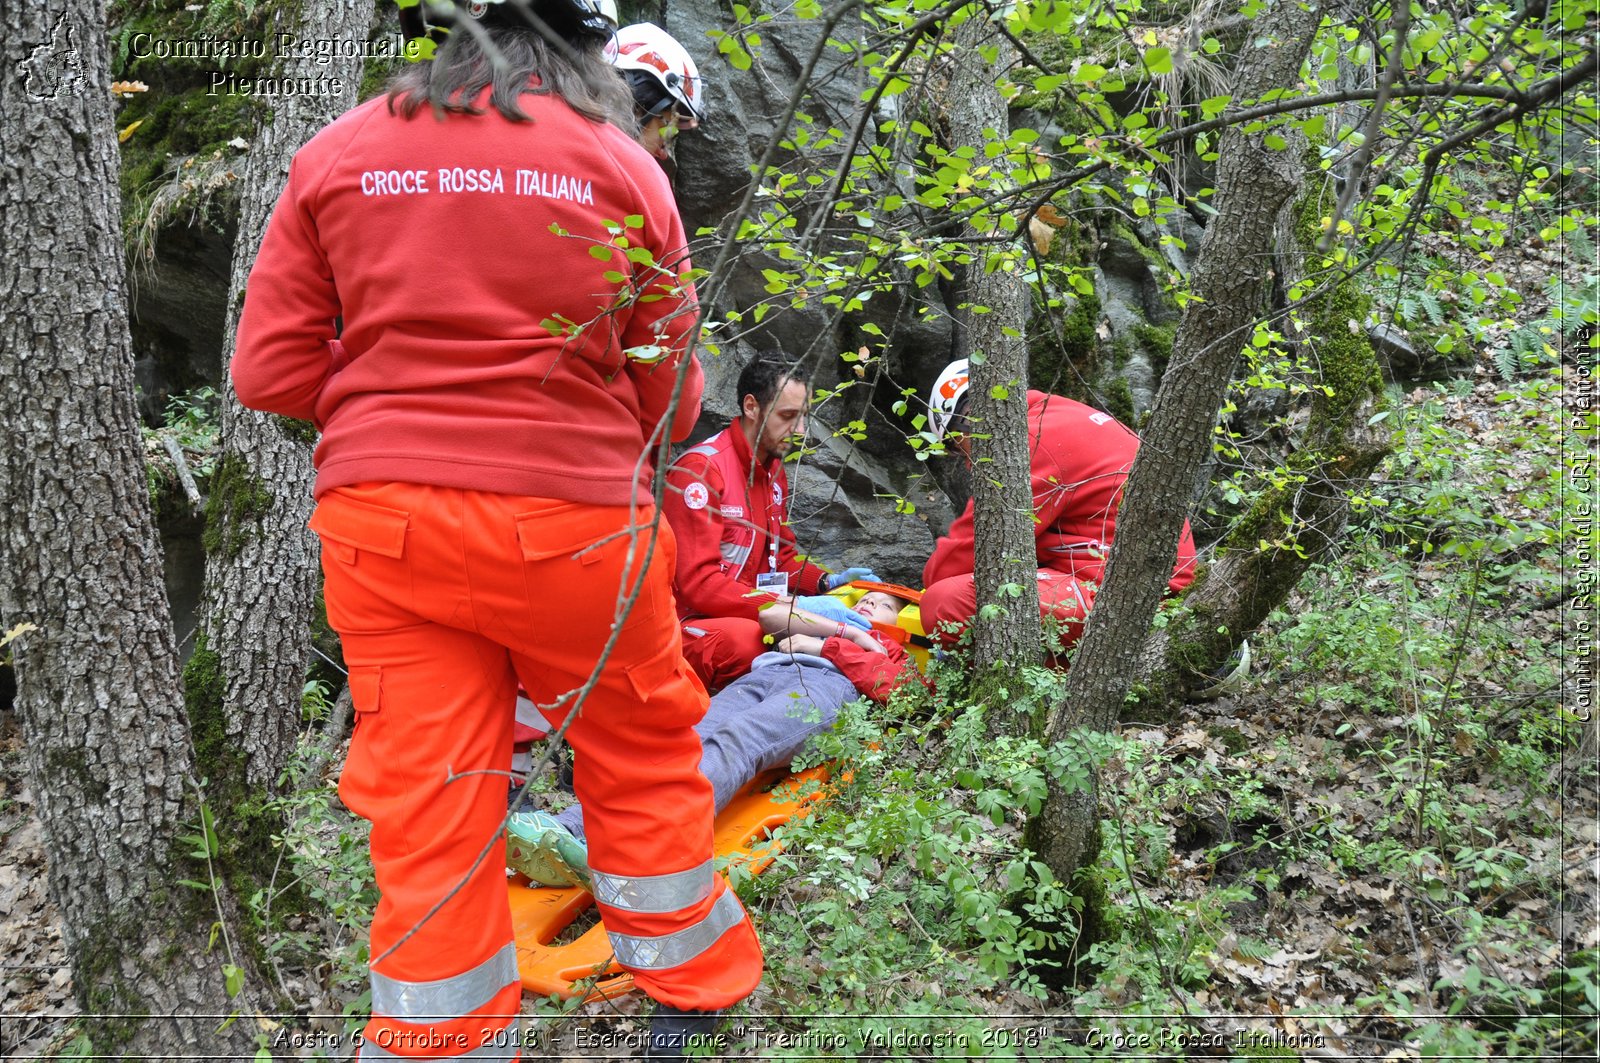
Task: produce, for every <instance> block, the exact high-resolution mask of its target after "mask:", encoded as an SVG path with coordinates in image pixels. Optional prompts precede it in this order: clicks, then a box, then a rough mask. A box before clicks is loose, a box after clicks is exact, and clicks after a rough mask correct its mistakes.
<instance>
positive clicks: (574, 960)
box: [510, 581, 929, 1000]
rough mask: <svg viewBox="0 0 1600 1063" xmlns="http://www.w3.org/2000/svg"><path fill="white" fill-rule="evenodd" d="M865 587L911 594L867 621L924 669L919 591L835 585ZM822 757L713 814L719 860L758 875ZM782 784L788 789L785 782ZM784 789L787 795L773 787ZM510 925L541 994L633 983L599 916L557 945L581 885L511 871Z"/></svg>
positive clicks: (576, 993)
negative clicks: (895, 613) (891, 615)
mask: <svg viewBox="0 0 1600 1063" xmlns="http://www.w3.org/2000/svg"><path fill="white" fill-rule="evenodd" d="M869 591H888V592H889V593H891V594H894V595H897V596H899V597H907V598H911V599H912V604H910V605H907V606H906V607H905V608H904V609H902V610H901V611H900V615H899V617H898V618H897V623H896V626H894V627H888V626H886V625H883V624H876V623H875V624H873V627H875V628H877V629H878V630H880V631H882V632H885V633H887V634H889V635H891V636H892V637H894V638H895V641H897V642H900V643H901V644H902V645H904V646H905V648H906V651H907V652H908V653H909V654H910V656H911V659H912V660H913V661H914V662H915V663H916V665H917V667H918V668H920V669H922V670H923V671H927V668H928V645H929V643H928V640H927V635H926V633H925V632H924V631H923V628H922V609H921V606H920V603H919V602H918V601H917V599H920V597H921V595H920V593H919V592H917V591H914V590H910V589H909V588H906V587H901V586H899V585H897V584H892V583H869V582H866V581H857V582H855V583H851V584H848V585H846V586H844V587H841V588H839V589H838V590H836V591H833V592H832V593H833V595H834V596H835V597H838V598H842V599H843V600H844V602H845V604H846V605H854V604H855V603H856V602H857V601H858V600H859V599H860V598H861V596H862V595H863V594H866V593H868V592H869ZM828 779H829V773H828V765H826V764H824V765H821V766H819V767H815V768H811V769H809V770H807V771H803V772H801V773H799V774H798V775H790V774H789V773H788V772H787V771H786V770H784V769H781V768H780V769H777V770H775V771H771V772H767V773H766V774H764V775H760V776H757V777H756V778H755V779H754V780H752V781H751V783H750V785H748V786H746V787H745V788H744V789H743V790H741V791H740V792H739V794H738V796H737V797H735V798H734V799H733V800H732V801H730V802H729V803H728V807H727V808H724V809H723V810H722V812H721V813H720V814H719V815H718V816H717V820H716V823H715V824H714V825H713V827H712V832H713V833H712V847H713V850H714V851H715V853H716V855H717V857H718V864H719V866H722V865H726V864H736V863H741V862H742V863H744V864H745V865H746V866H747V867H748V869H749V871H750V873H751V874H752V875H759V874H760V873H761V872H762V871H763V870H764V869H765V868H766V867H767V865H768V864H770V863H772V860H773V857H774V856H775V855H776V854H777V852H778V850H779V848H781V846H780V844H779V843H778V842H777V841H775V840H773V839H771V838H770V837H769V835H770V834H771V833H772V832H773V831H774V830H777V829H778V828H779V827H781V826H783V825H784V824H785V823H787V822H789V820H790V819H791V818H793V817H794V816H796V815H803V814H804V811H805V807H806V806H807V805H809V804H811V803H812V802H814V801H817V800H820V799H821V798H822V797H823V796H824V795H825V784H826V783H827V782H828ZM786 787H787V789H786ZM775 790H776V791H778V792H779V793H784V794H786V797H785V799H778V798H776V797H774V796H773V791H775ZM510 891H511V925H512V928H513V929H514V931H515V932H516V935H517V970H518V971H519V972H520V973H521V975H522V985H523V987H524V988H525V989H527V990H528V991H529V992H531V993H535V994H537V995H539V996H551V995H554V996H558V997H561V998H563V999H570V998H572V997H583V998H584V999H585V1000H607V999H610V998H611V997H617V996H621V995H623V994H624V993H629V992H632V990H633V975H631V974H629V973H628V972H627V971H624V970H623V969H622V968H621V967H619V966H617V963H616V960H615V957H614V956H613V955H612V950H611V941H610V939H608V938H607V937H606V928H605V925H604V924H603V923H600V922H598V921H596V923H595V924H594V925H593V926H591V927H590V928H589V929H588V930H586V931H584V932H583V933H582V934H581V935H579V936H578V937H577V939H576V940H573V941H571V942H568V943H567V944H564V945H556V944H553V942H554V941H555V940H556V938H558V937H560V936H561V934H562V933H563V932H564V931H565V930H566V929H567V928H568V927H570V926H571V925H572V924H573V923H574V922H575V921H576V920H577V919H578V918H579V917H580V916H582V915H583V914H584V913H585V912H586V911H588V910H589V909H590V908H591V907H593V905H594V898H593V897H591V896H590V895H589V894H588V893H587V892H586V891H584V890H581V889H577V888H570V889H554V888H551V887H549V886H541V887H534V886H530V885H529V883H528V880H527V879H526V878H524V877H522V876H521V875H515V876H513V877H512V879H511V881H510Z"/></svg>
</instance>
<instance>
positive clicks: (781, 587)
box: [756, 572, 789, 598]
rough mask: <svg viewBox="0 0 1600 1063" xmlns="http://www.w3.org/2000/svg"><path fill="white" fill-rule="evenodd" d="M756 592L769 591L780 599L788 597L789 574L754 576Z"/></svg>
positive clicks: (771, 573)
mask: <svg viewBox="0 0 1600 1063" xmlns="http://www.w3.org/2000/svg"><path fill="white" fill-rule="evenodd" d="M756 590H758V591H771V592H772V593H773V594H776V595H779V596H781V597H784V598H787V597H789V573H787V572H761V573H758V574H757V575H756Z"/></svg>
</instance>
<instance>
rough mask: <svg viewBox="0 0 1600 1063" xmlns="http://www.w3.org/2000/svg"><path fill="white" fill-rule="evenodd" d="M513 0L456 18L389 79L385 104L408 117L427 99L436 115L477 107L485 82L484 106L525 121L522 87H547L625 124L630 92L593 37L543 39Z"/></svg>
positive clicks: (577, 107) (595, 114)
mask: <svg viewBox="0 0 1600 1063" xmlns="http://www.w3.org/2000/svg"><path fill="white" fill-rule="evenodd" d="M517 7H518V5H513V4H496V5H494V6H492V7H490V8H489V10H488V11H487V12H486V13H485V14H484V16H483V18H482V19H479V20H473V19H470V18H467V17H461V18H458V19H457V20H456V26H455V29H454V30H452V31H451V33H450V35H449V36H448V37H447V38H446V39H445V42H444V44H442V45H440V46H439V50H438V52H437V54H436V55H435V56H434V58H433V60H432V61H431V62H426V63H413V64H411V65H410V67H409V68H408V69H406V70H403V71H401V72H400V73H399V74H397V75H396V76H395V77H394V79H393V80H391V81H390V82H389V110H390V112H391V113H398V114H399V115H400V116H401V117H403V118H411V117H413V116H414V115H415V114H416V113H417V112H418V111H420V110H422V108H423V106H424V105H429V104H431V105H432V107H433V110H434V114H436V115H442V114H443V113H444V112H447V111H449V112H455V113H458V114H482V113H483V110H482V109H481V108H478V107H474V106H473V103H472V101H473V100H474V99H476V98H477V95H478V93H480V92H482V91H483V90H484V88H485V87H489V86H492V89H491V91H490V94H489V104H490V106H492V107H493V108H494V109H495V110H497V111H499V112H500V113H501V114H502V115H504V116H505V117H506V118H507V119H509V120H510V121H513V122H527V121H531V119H530V118H529V116H528V114H527V112H526V111H524V110H523V109H522V102H521V98H522V94H523V93H525V92H531V93H535V94H541V95H542V94H544V93H554V94H555V95H557V96H560V97H561V98H562V99H563V100H565V101H567V104H568V105H569V106H570V107H571V108H572V109H573V110H574V111H577V112H578V113H579V114H581V115H583V116H584V117H585V118H588V119H589V120H590V121H593V122H611V123H612V124H614V125H616V126H618V127H619V128H622V129H629V128H631V123H632V121H633V100H632V99H631V98H630V96H629V94H628V90H627V88H626V87H625V86H624V84H623V81H622V79H621V78H619V77H618V76H617V71H616V68H615V67H613V66H612V65H611V64H610V63H608V62H606V60H605V56H604V54H603V51H602V48H603V42H602V41H601V40H600V38H598V37H594V36H586V35H582V34H573V35H571V36H567V37H561V38H558V39H556V40H551V39H549V38H548V37H547V36H546V35H545V30H544V29H542V28H536V27H535V26H534V25H533V24H532V23H531V22H529V21H528V19H527V17H526V15H524V13H523V12H522V11H519V10H518V9H517ZM535 78H537V79H538V84H530V82H531V81H532V80H533V79H535Z"/></svg>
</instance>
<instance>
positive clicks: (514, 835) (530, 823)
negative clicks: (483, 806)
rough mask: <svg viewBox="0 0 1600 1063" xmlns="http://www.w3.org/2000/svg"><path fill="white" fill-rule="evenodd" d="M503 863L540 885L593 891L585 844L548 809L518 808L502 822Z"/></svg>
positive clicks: (587, 850) (587, 848)
mask: <svg viewBox="0 0 1600 1063" xmlns="http://www.w3.org/2000/svg"><path fill="white" fill-rule="evenodd" d="M506 865H507V866H509V867H510V868H511V870H513V871H517V872H520V873H521V874H524V875H526V876H528V878H529V879H531V880H533V882H535V883H536V884H538V885H540V886H577V887H579V888H581V889H586V890H589V891H590V892H593V886H592V884H591V880H590V878H589V847H588V846H587V845H584V844H583V843H582V842H581V841H579V840H578V839H577V838H576V837H574V836H573V834H572V832H571V831H569V830H568V829H567V828H566V827H564V826H562V824H561V821H560V820H558V819H556V817H554V816H552V815H551V814H550V813H548V812H518V813H517V814H515V815H514V816H512V817H511V818H510V820H508V821H507V822H506Z"/></svg>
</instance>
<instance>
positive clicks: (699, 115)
mask: <svg viewBox="0 0 1600 1063" xmlns="http://www.w3.org/2000/svg"><path fill="white" fill-rule="evenodd" d="M606 54H607V56H608V57H609V58H610V59H611V64H612V65H613V66H615V67H616V68H617V69H618V70H620V71H622V73H623V76H624V77H626V78H627V79H628V85H629V87H630V88H631V89H632V90H633V99H634V102H635V103H637V104H638V105H639V109H640V110H641V111H643V112H644V113H645V114H646V115H649V116H656V115H661V114H664V113H665V112H666V111H668V110H669V109H671V108H673V107H676V108H677V109H678V112H679V113H680V114H681V115H682V116H683V117H685V118H692V119H693V120H694V121H696V122H700V121H704V120H705V116H706V114H705V89H704V86H703V85H702V83H701V81H700V70H699V68H698V67H696V66H695V65H694V60H693V59H692V58H690V56H689V52H688V49H686V48H684V46H683V45H681V44H679V43H678V42H677V41H676V40H674V39H673V37H672V35H671V34H669V33H668V32H667V31H666V30H664V29H662V28H661V27H659V26H652V25H651V24H650V23H648V22H640V23H636V24H634V25H632V26H624V27H622V28H621V29H620V30H618V31H617V35H616V37H615V38H614V39H613V41H612V43H611V44H610V45H608V46H607V52H606Z"/></svg>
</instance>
